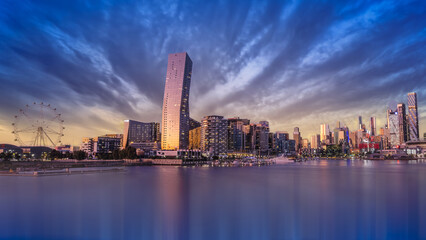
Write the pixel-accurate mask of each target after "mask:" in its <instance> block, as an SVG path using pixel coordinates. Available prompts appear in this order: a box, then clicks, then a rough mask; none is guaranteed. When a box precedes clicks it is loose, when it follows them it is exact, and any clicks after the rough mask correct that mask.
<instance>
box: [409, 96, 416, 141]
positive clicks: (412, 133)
mask: <svg viewBox="0 0 426 240" xmlns="http://www.w3.org/2000/svg"><path fill="white" fill-rule="evenodd" d="M408 136H409V137H410V141H419V116H418V113H417V94H416V93H415V92H411V93H409V94H408Z"/></svg>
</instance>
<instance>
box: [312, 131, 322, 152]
mask: <svg viewBox="0 0 426 240" xmlns="http://www.w3.org/2000/svg"><path fill="white" fill-rule="evenodd" d="M320 146H321V136H320V134H316V135H312V136H311V148H313V149H318V148H320Z"/></svg>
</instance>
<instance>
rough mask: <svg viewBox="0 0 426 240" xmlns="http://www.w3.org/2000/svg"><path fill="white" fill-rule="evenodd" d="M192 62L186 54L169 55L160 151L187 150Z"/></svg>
mask: <svg viewBox="0 0 426 240" xmlns="http://www.w3.org/2000/svg"><path fill="white" fill-rule="evenodd" d="M191 74H192V61H191V59H190V58H189V56H188V54H187V53H186V52H183V53H173V54H169V58H168V63H167V75H166V85H165V87H164V98H163V112H162V119H161V134H162V135H161V149H163V150H177V149H187V148H188V144H189V124H190V123H189V121H190V118H189V88H190V85H191Z"/></svg>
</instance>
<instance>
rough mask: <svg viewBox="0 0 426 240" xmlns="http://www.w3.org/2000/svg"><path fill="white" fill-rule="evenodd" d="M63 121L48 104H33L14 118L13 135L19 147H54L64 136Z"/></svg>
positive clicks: (20, 110) (28, 105) (26, 106)
mask: <svg viewBox="0 0 426 240" xmlns="http://www.w3.org/2000/svg"><path fill="white" fill-rule="evenodd" d="M63 123H64V120H62V118H61V114H60V113H58V112H57V110H56V108H53V107H51V106H50V104H44V103H43V102H41V103H35V102H34V103H33V104H27V105H25V107H24V108H23V109H19V114H18V115H16V116H15V118H14V122H13V123H12V126H13V132H12V133H13V134H14V135H15V141H16V142H18V143H19V144H20V145H21V146H46V147H55V146H57V145H60V144H61V138H62V137H63V136H64V134H63V132H64V129H65V127H64V126H63Z"/></svg>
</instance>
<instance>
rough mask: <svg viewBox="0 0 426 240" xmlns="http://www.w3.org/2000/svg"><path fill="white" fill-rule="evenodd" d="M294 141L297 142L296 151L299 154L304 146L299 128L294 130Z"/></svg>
mask: <svg viewBox="0 0 426 240" xmlns="http://www.w3.org/2000/svg"><path fill="white" fill-rule="evenodd" d="M293 139H294V141H295V149H296V152H297V151H299V149H300V147H301V145H302V143H301V140H302V136H301V135H300V131H299V128H298V127H295V128H294V132H293Z"/></svg>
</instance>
